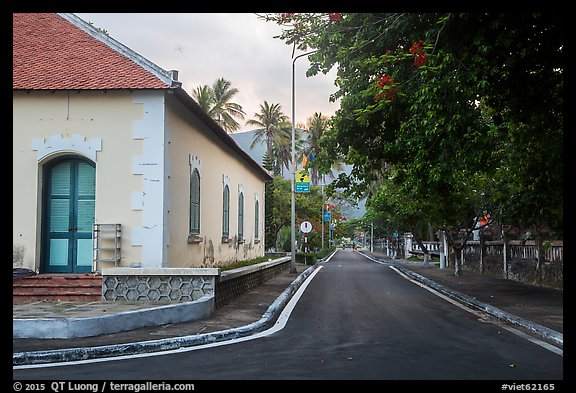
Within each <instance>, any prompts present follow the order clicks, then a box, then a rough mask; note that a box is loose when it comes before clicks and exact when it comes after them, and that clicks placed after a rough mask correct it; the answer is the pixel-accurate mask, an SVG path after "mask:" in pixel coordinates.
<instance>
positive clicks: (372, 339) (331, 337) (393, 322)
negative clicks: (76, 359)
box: [13, 251, 563, 381]
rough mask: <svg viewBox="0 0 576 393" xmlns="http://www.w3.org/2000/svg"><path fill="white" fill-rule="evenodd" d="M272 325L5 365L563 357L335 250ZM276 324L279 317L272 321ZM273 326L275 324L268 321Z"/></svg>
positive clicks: (23, 374) (532, 366)
mask: <svg viewBox="0 0 576 393" xmlns="http://www.w3.org/2000/svg"><path fill="white" fill-rule="evenodd" d="M309 280H310V281H308V282H306V283H305V284H304V285H302V287H301V290H302V294H301V296H299V293H297V294H296V295H295V296H294V298H293V301H294V302H295V303H296V304H295V307H294V308H293V309H291V308H292V305H291V304H289V305H288V306H287V307H286V309H285V313H287V312H288V311H289V310H290V309H291V313H290V315H289V317H285V316H284V315H283V316H281V318H280V321H282V322H285V326H284V327H283V328H281V330H277V331H275V332H274V333H272V334H268V333H269V332H268V333H264V334H261V335H260V336H259V337H258V338H251V339H245V340H243V341H241V342H236V343H232V344H227V345H218V346H214V347H209V348H193V349H192V350H190V349H186V350H183V351H176V352H171V353H166V354H162V355H158V354H155V355H154V356H139V357H134V358H127V359H121V360H117V359H116V360H110V359H108V360H106V361H93V362H89V363H79V364H73V365H59V366H56V367H37V368H29V369H14V370H13V379H14V380H25V379H39V380H67V379H88V380H108V381H110V380H124V381H127V380H139V381H143V380H144V381H146V380H188V381H190V380H192V381H194V380H196V381H198V380H227V379H233V380H258V379H264V380H278V379H323V380H334V379H354V380H358V379H380V380H505V381H527V380H537V381H554V380H561V379H562V378H563V357H562V356H561V355H558V354H555V353H553V352H551V351H549V350H547V349H545V348H543V347H541V346H539V345H536V344H535V343H533V342H531V341H529V340H527V339H526V338H525V337H522V336H519V335H517V334H514V333H513V332H510V331H509V330H507V329H504V328H503V327H502V326H500V325H498V324H496V323H492V322H490V321H489V320H488V318H486V319H484V318H480V317H478V315H475V314H472V313H469V312H467V311H466V310H464V309H462V308H461V307H458V306H456V305H454V304H452V303H450V302H448V301H446V300H445V299H443V298H441V297H439V296H436V295H435V294H433V293H431V292H430V291H428V290H426V289H424V288H422V287H420V286H418V285H415V284H414V283H412V282H410V281H409V280H407V279H406V278H404V277H402V276H401V275H399V274H398V273H397V272H395V271H394V270H393V269H391V268H390V266H389V265H387V264H379V263H375V262H372V261H370V260H369V259H367V258H365V257H363V256H361V255H358V254H356V253H353V252H351V251H345V252H338V253H337V254H336V255H335V256H334V257H333V258H332V259H331V260H330V261H329V262H326V263H324V264H323V265H322V267H321V268H319V269H317V270H316V271H315V272H314V273H313V275H312V276H311V278H309ZM279 326H280V325H279ZM276 329H280V327H277V328H276Z"/></svg>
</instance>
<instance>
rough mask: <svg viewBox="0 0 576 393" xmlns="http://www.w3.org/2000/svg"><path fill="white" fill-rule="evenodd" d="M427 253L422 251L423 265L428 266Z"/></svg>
mask: <svg viewBox="0 0 576 393" xmlns="http://www.w3.org/2000/svg"><path fill="white" fill-rule="evenodd" d="M429 255H430V254H428V253H427V252H424V266H425V267H430V263H429V262H428V259H429V258H428V256H429Z"/></svg>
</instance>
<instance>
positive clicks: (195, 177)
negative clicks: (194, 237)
mask: <svg viewBox="0 0 576 393" xmlns="http://www.w3.org/2000/svg"><path fill="white" fill-rule="evenodd" d="M190 233H191V234H199V233H200V173H199V172H198V169H194V170H193V171H192V174H191V175H190Z"/></svg>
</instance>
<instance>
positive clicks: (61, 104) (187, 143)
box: [12, 91, 264, 270]
mask: <svg viewBox="0 0 576 393" xmlns="http://www.w3.org/2000/svg"><path fill="white" fill-rule="evenodd" d="M165 99H166V100H167V102H168V104H169V105H168V106H167V107H165V105H164V104H165ZM70 154H73V155H79V156H82V157H86V158H88V159H90V160H91V161H92V162H94V163H95V167H96V203H95V206H96V207H95V222H96V223H103V224H117V223H119V224H122V243H121V246H122V251H121V252H122V260H121V263H120V266H136V267H144V268H157V267H199V266H209V267H212V266H213V267H217V266H220V265H223V264H228V263H230V262H234V261H237V260H244V259H250V258H254V257H257V256H261V255H264V182H263V179H262V177H261V176H262V175H261V174H259V173H257V172H256V171H255V170H254V168H252V167H250V166H249V165H248V164H246V162H245V161H244V160H243V159H242V158H240V157H239V156H238V155H237V153H235V152H234V151H233V150H232V149H231V148H230V147H229V146H226V145H224V144H223V143H222V141H221V140H219V139H218V138H217V137H215V136H214V135H213V134H212V132H211V131H210V130H208V129H207V127H206V125H205V124H203V123H201V122H200V121H199V120H198V118H197V117H195V116H194V115H193V114H191V112H189V111H188V109H186V108H185V107H184V106H183V105H182V104H181V103H180V102H179V101H178V100H177V99H175V98H174V97H173V96H170V95H167V96H166V98H165V92H164V91H134V92H128V91H108V92H101V91H95V92H90V91H82V92H76V91H74V92H59V91H56V92H52V91H47V92H38V91H34V92H20V91H15V92H14V94H13V176H12V178H13V188H12V189H13V209H12V212H13V213H12V214H13V256H14V258H13V259H14V265H15V266H22V267H27V268H30V269H33V270H39V268H40V248H41V241H40V240H41V217H42V181H43V179H42V168H43V166H44V165H45V164H47V163H48V162H50V161H51V160H52V159H54V158H56V157H60V156H63V155H70ZM192 167H197V168H198V170H199V172H200V176H201V213H200V228H201V233H200V236H201V237H202V241H201V242H200V243H197V244H191V243H189V242H188V226H189V222H188V220H189V204H190V194H189V186H190V183H189V178H190V171H191V168H192ZM224 182H227V183H228V184H229V187H230V239H231V241H230V242H229V243H223V242H222V203H223V202H222V193H223V184H224ZM240 190H242V191H243V193H244V239H245V242H244V243H242V244H239V243H238V242H237V241H236V240H237V217H238V210H237V208H238V193H239V191H240ZM256 200H258V201H259V211H260V214H259V227H260V228H259V231H258V232H259V237H258V239H257V240H256V239H255V236H254V225H255V218H254V206H255V201H256ZM258 240H259V242H258ZM111 266H113V264H111V263H102V264H101V266H98V270H101V269H102V268H106V267H111Z"/></svg>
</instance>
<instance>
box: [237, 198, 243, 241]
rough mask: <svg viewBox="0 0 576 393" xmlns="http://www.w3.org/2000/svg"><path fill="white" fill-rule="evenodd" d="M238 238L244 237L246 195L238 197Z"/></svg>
mask: <svg viewBox="0 0 576 393" xmlns="http://www.w3.org/2000/svg"><path fill="white" fill-rule="evenodd" d="M238 237H239V238H243V237H244V194H243V193H240V195H238Z"/></svg>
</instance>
